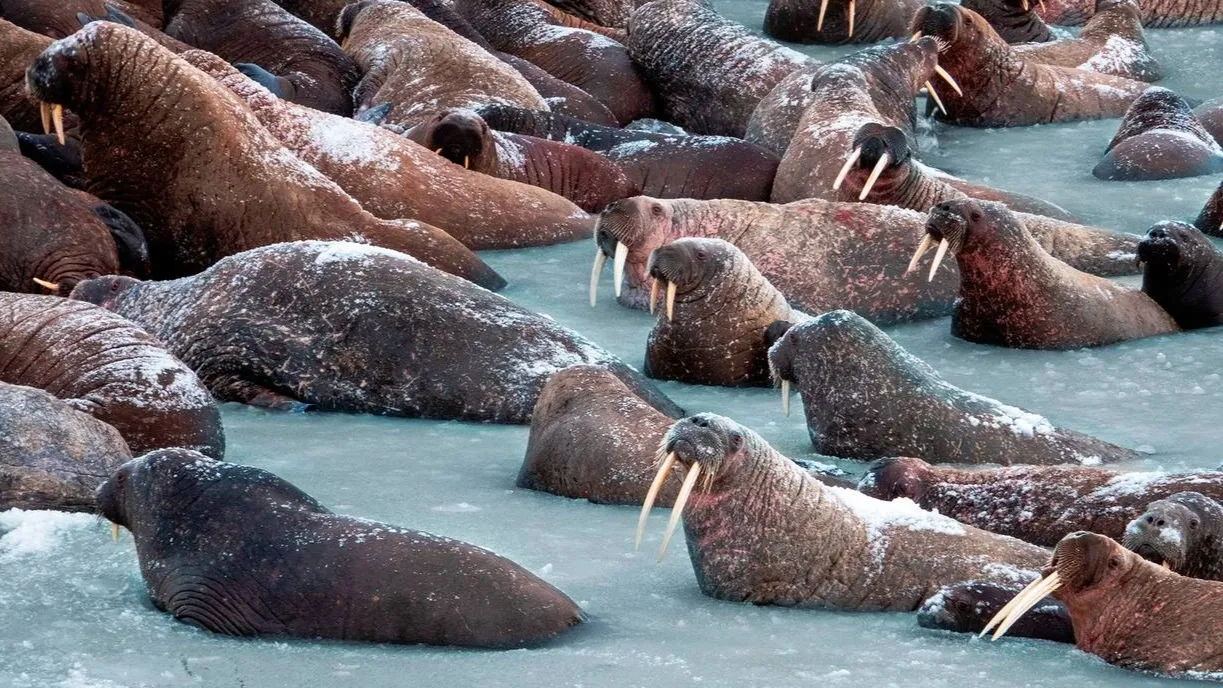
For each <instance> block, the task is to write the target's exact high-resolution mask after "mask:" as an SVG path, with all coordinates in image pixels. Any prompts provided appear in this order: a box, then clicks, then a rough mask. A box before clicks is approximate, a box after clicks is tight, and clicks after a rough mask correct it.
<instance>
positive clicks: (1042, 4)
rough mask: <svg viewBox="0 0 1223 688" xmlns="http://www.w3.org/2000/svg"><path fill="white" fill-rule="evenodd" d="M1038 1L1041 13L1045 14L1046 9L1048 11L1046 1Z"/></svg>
mask: <svg viewBox="0 0 1223 688" xmlns="http://www.w3.org/2000/svg"><path fill="white" fill-rule="evenodd" d="M1036 1H1037V2H1039V3H1040V11H1041V12H1044V11H1045V10H1046V9H1048V8H1047V7H1045V0H1036Z"/></svg>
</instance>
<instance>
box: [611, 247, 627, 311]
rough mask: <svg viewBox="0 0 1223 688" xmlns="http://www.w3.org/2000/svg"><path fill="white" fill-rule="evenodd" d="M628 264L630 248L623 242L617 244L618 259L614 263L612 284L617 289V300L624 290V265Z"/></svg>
mask: <svg viewBox="0 0 1223 688" xmlns="http://www.w3.org/2000/svg"><path fill="white" fill-rule="evenodd" d="M626 262H628V246H627V245H626V244H625V243H624V242H623V241H617V242H616V257H615V258H614V259H613V262H612V284H613V285H615V287H616V298H620V292H621V291H622V290H623V289H624V264H625V263H626Z"/></svg>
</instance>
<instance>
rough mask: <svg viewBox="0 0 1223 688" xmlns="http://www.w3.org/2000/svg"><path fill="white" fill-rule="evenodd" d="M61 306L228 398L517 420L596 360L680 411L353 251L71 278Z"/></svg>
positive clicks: (549, 328)
mask: <svg viewBox="0 0 1223 688" xmlns="http://www.w3.org/2000/svg"><path fill="white" fill-rule="evenodd" d="M72 297H73V298H74V299H81V300H85V301H90V302H92V303H97V304H99V305H102V306H105V307H106V308H109V309H111V310H113V311H115V312H116V313H119V314H120V315H123V316H124V317H126V318H129V319H131V320H132V321H134V322H137V323H139V324H140V325H141V326H142V327H144V328H145V329H147V330H148V331H149V332H152V333H154V334H155V335H156V336H157V337H158V338H160V339H161V340H162V341H164V342H165V343H166V345H167V346H168V347H170V349H171V350H172V351H174V352H176V353H177V354H178V355H179V356H180V357H181V358H182V359H183V361H184V362H186V363H187V365H189V366H191V367H192V368H193V369H194V370H196V371H197V372H198V374H199V376H200V378H201V379H202V380H203V382H204V384H206V385H207V386H208V388H209V389H211V390H212V392H213V394H215V395H216V396H217V397H218V398H220V399H225V400H228V401H240V402H245V403H253V404H260V405H268V406H277V407H289V408H300V407H302V406H303V405H306V406H313V407H316V408H318V409H320V410H329V411H345V412H353V413H374V414H379V415H388V416H418V417H425V418H447V419H460V420H472V421H494V422H502V423H527V422H529V421H530V419H531V409H532V407H533V406H534V405H535V400H536V398H537V397H538V396H539V390H540V389H541V388H542V387H543V385H544V383H545V382H546V381H547V379H548V377H549V376H550V375H551V374H552V373H553V372H555V371H557V370H560V369H562V368H565V367H567V366H570V365H573V364H576V363H593V364H603V365H606V366H608V367H609V368H610V369H611V370H613V371H614V372H615V373H616V375H617V376H618V377H620V378H621V379H622V380H624V381H625V383H626V384H627V385H629V386H630V387H632V388H633V389H634V390H636V391H637V392H638V393H639V394H641V395H642V396H643V397H644V398H647V399H649V400H650V401H651V402H652V403H654V404H656V405H658V406H659V407H660V408H663V409H665V410H669V411H671V412H677V411H678V409H677V407H676V406H675V405H674V404H673V403H671V401H670V400H669V399H667V398H666V397H665V396H663V395H662V393H661V392H659V391H658V390H657V389H655V388H654V386H653V385H652V384H651V383H650V382H649V381H647V380H646V379H645V378H643V377H642V376H641V375H640V374H639V373H637V372H636V371H634V370H632V369H631V368H629V367H628V366H626V365H624V364H623V363H621V362H620V361H618V360H617V359H616V358H615V357H614V356H612V355H611V354H609V353H607V352H606V351H604V350H602V349H600V348H599V347H597V346H595V345H594V344H591V343H590V342H588V341H587V340H585V339H583V338H582V337H581V336H579V335H577V334H575V333H573V332H571V331H569V330H567V329H565V328H563V327H561V326H560V325H557V324H556V323H555V322H554V321H552V320H551V319H548V318H545V317H543V316H539V315H535V314H534V313H531V312H529V311H527V310H525V309H522V308H519V307H518V306H516V305H514V304H513V303H512V302H510V301H508V300H506V299H503V298H501V297H499V296H497V295H495V294H491V293H489V292H487V291H485V290H483V289H479V288H476V287H474V286H472V285H471V284H469V283H467V282H465V281H463V280H459V279H456V278H454V277H452V276H450V275H446V274H445V273H443V272H440V271H438V270H434V269H433V268H430V267H429V266H427V265H424V264H423V263H420V262H419V261H416V260H413V259H411V258H410V257H408V256H405V255H403V254H400V253H396V252H394V251H386V250H383V249H378V248H375V247H370V246H362V245H360V244H353V243H348V242H314V241H311V242H296V243H288V244H278V245H275V246H267V247H264V248H259V249H254V250H252V251H248V252H246V253H243V254H240V255H237V256H232V257H230V258H226V259H224V260H222V261H220V262H218V263H217V264H216V265H215V266H213V267H212V268H210V269H209V270H207V271H205V272H203V273H201V274H199V275H196V276H193V277H187V278H183V279H179V280H174V281H169V282H138V281H136V280H131V279H127V278H100V279H96V280H90V281H88V282H82V283H81V284H79V285H77V287H76V289H75V290H74V291H73V293H72Z"/></svg>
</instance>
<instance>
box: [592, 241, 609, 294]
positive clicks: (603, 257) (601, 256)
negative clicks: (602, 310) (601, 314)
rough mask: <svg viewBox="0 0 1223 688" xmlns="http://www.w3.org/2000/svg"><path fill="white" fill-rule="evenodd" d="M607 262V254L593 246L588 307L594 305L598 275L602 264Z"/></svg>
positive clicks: (597, 291)
mask: <svg viewBox="0 0 1223 688" xmlns="http://www.w3.org/2000/svg"><path fill="white" fill-rule="evenodd" d="M606 262H607V254H606V253H604V252H603V249H601V248H599V247H598V246H595V264H594V267H592V268H591V269H590V307H591V308H594V307H595V301H596V299H597V297H598V295H599V277H601V276H602V275H603V265H604V263H606Z"/></svg>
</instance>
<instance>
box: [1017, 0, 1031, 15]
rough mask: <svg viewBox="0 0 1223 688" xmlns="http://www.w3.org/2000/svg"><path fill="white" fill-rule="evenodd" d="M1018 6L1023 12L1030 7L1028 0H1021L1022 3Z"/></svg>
mask: <svg viewBox="0 0 1223 688" xmlns="http://www.w3.org/2000/svg"><path fill="white" fill-rule="evenodd" d="M1020 6H1021V7H1023V11H1024V12H1027V11H1028V10H1029V9H1030V8H1031V7H1032V6H1031V5H1029V4H1028V0H1023V4H1021V5H1020Z"/></svg>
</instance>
